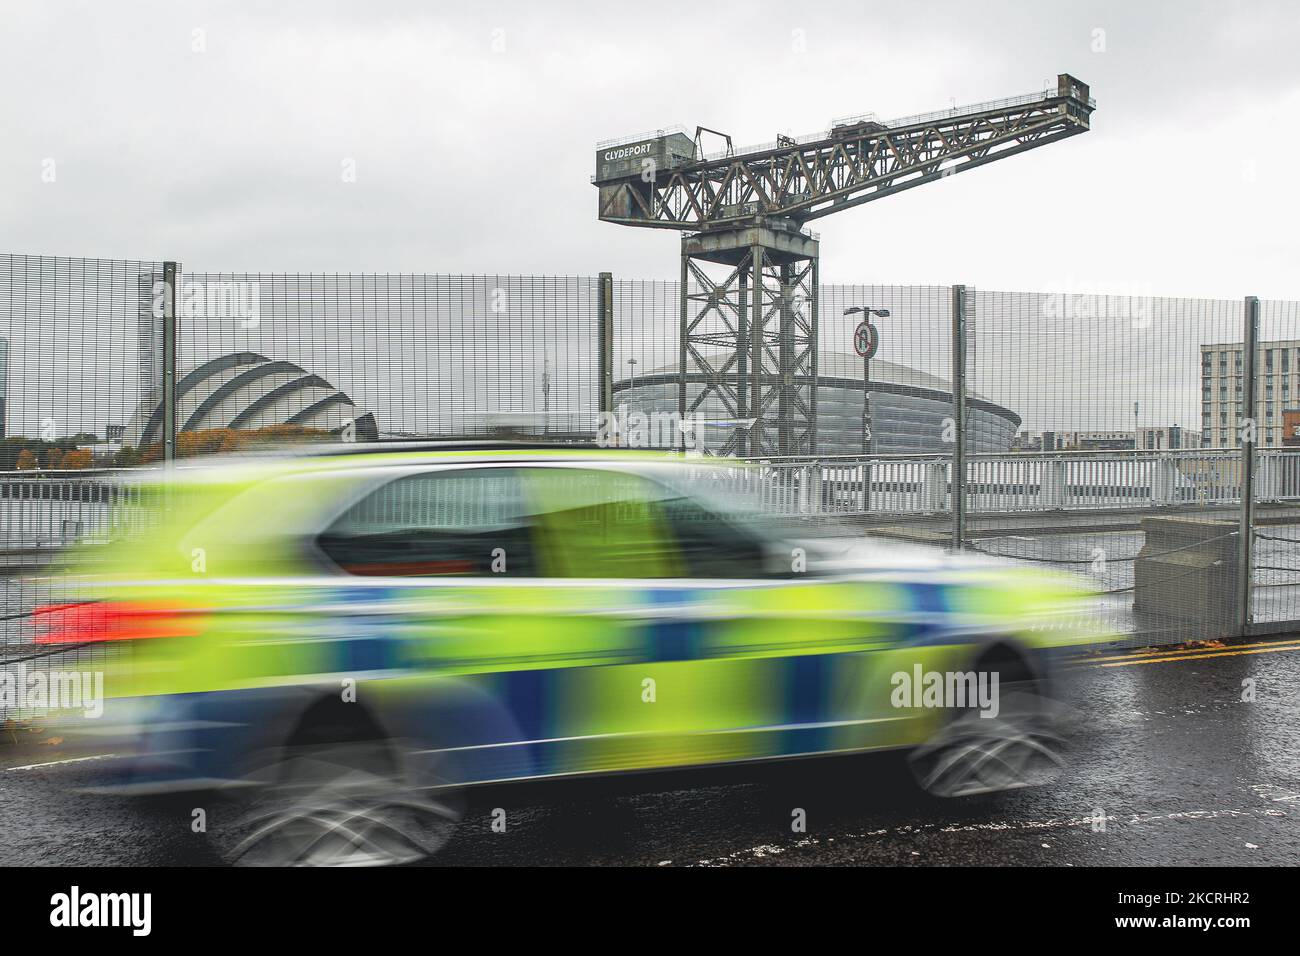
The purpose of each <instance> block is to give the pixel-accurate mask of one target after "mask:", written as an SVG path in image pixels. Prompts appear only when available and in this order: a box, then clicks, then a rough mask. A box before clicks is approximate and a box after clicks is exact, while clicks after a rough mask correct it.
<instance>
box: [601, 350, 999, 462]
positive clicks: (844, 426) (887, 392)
mask: <svg viewBox="0 0 1300 956" xmlns="http://www.w3.org/2000/svg"><path fill="white" fill-rule="evenodd" d="M708 357H709V359H710V363H711V364H713V365H714V367H715V368H720V367H721V366H722V365H723V364H724V363H725V361H726V356H725V355H723V354H722V353H712V354H708ZM680 378H681V377H680V372H679V369H678V368H677V366H664V367H661V368H655V369H650V370H649V371H647V372H645V373H642V374H638V375H636V376H634V377H633V376H629V377H628V378H625V379H623V380H621V381H618V382H615V383H614V388H613V391H614V406H615V407H618V406H620V405H626V406H627V410H628V412H629V413H630V412H642V413H645V414H647V415H649V414H653V413H675V412H676V411H677V389H678V383H679V381H680ZM724 378H725V379H726V380H727V381H729V382H730V383H731V384H732V386H733V387H734V385H735V382H736V376H735V373H734V372H733V373H731V374H730V375H727V376H724ZM703 379H704V376H703V375H702V374H700V375H697V374H689V373H688V375H687V381H686V405H687V407H688V408H689V407H690V406H691V403H692V402H694V401H695V399H696V398H697V397H698V396H699V394H700V392H701V390H702V389H703ZM796 383H797V384H799V386H800V389H799V391H800V395H801V396H802V397H803V398H804V399H805V401H806V400H807V397H808V382H807V378H806V377H805V376H799V377H797V378H796ZM862 391H863V389H862V359H861V358H860V357H859V356H857V355H850V354H846V353H844V352H826V351H823V352H819V353H818V356H817V453H818V454H821V455H860V454H862V453H863V447H862ZM695 415H696V417H700V418H704V419H706V420H707V419H711V418H712V419H720V420H722V419H726V420H730V419H731V417H732V416H731V413H730V412H728V411H727V409H726V408H725V407H724V406H723V404H722V401H721V400H720V399H719V398H718V397H717V396H716V394H715V395H711V396H709V398H708V399H706V400H705V402H704V404H703V405H701V406H700V408H699V409H698V410H697V412H696V413H695ZM951 417H952V386H951V385H950V384H949V383H948V382H947V381H946V380H945V379H942V378H939V377H938V376H935V375H930V374H929V373H927V372H922V371H919V370H917V369H914V368H908V367H907V366H905V365H897V364H895V363H893V362H886V361H882V360H881V359H872V360H871V421H872V431H873V432H874V433H875V436H874V437H875V449H874V451H875V453H876V454H878V455H890V454H899V455H903V454H936V453H937V454H948V453H950V452H951V451H952V443H951V441H947V442H945V441H944V437H943V436H944V423H945V421H946V420H948V419H950V418H951ZM966 419H967V428H968V432H967V433H968V435H969V444H968V446H967V447H968V449H969V450H970V451H971V452H976V453H978V452H1005V451H1007V450H1009V449H1010V447H1011V440H1012V438H1014V437H1015V434H1016V431H1017V430H1018V429H1019V428H1020V422H1021V419H1020V416H1019V415H1017V414H1016V413H1015V412H1013V411H1011V409H1009V408H1004V407H1002V406H1001V405H998V404H996V403H994V402H991V401H989V400H988V399H987V398H984V397H983V396H981V395H978V394H976V393H974V392H971V391H970V390H967V393H966ZM698 434H699V439H700V440H701V441H702V442H703V443H704V446H705V448H706V450H707V451H709V452H716V451H717V450H718V449H719V448H720V447H721V446H722V444H723V443H724V442H725V441H726V440H727V437H728V435H729V434H730V429H728V428H704V429H701V430H699V433H698Z"/></svg>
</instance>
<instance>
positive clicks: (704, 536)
mask: <svg viewBox="0 0 1300 956" xmlns="http://www.w3.org/2000/svg"><path fill="white" fill-rule="evenodd" d="M523 471H524V473H525V487H526V491H527V495H528V498H529V500H530V502H531V505H532V508H533V510H534V512H535V520H536V527H537V533H538V566H539V568H540V570H541V573H543V574H547V575H551V576H555V577H590V578H672V577H725V578H736V577H757V576H760V575H762V574H764V570H763V565H764V558H765V550H764V546H763V544H762V542H761V541H759V540H758V539H757V538H755V537H752V536H751V535H749V534H747V533H745V532H744V531H743V530H742V529H739V528H736V527H735V526H733V525H731V524H730V523H729V522H728V521H727V520H726V519H725V518H724V517H723V516H721V515H719V514H718V513H716V512H715V511H713V510H712V509H710V508H707V507H706V506H704V505H703V504H701V503H700V502H698V501H696V500H695V499H693V498H691V497H689V496H686V495H684V494H682V493H681V492H679V491H676V490H674V489H671V488H669V487H667V486H665V485H663V484H660V483H659V482H657V481H654V480H652V479H650V478H647V477H644V476H642V475H638V474H634V473H629V472H623V471H616V470H604V469H594V468H593V469H585V468H529V469H523Z"/></svg>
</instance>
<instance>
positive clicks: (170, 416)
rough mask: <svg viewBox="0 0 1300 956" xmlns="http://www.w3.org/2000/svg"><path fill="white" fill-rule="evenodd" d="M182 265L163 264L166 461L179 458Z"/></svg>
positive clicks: (164, 431)
mask: <svg viewBox="0 0 1300 956" xmlns="http://www.w3.org/2000/svg"><path fill="white" fill-rule="evenodd" d="M180 272H181V270H180V266H179V265H178V264H177V263H175V262H164V263H163V314H162V322H163V361H162V365H163V380H162V406H163V461H164V462H166V463H167V464H168V465H169V466H170V464H171V462H173V461H175V460H176V283H177V282H178V281H179V280H180Z"/></svg>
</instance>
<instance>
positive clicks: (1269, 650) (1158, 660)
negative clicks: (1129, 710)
mask: <svg viewBox="0 0 1300 956" xmlns="http://www.w3.org/2000/svg"><path fill="white" fill-rule="evenodd" d="M1279 651H1300V644H1295V643H1289V644H1285V645H1278V646H1275V647H1257V648H1254V649H1253V650H1222V651H1214V652H1213V653H1209V654H1186V655H1183V656H1182V657H1148V658H1144V659H1142V660H1136V661H1116V662H1115V663H1113V664H1098V665H1096V666H1098V667H1130V666H1132V665H1133V664H1164V663H1168V662H1170V661H1201V660H1206V659H1208V658H1211V657H1240V656H1241V655H1243V654H1276V653H1278V652H1279Z"/></svg>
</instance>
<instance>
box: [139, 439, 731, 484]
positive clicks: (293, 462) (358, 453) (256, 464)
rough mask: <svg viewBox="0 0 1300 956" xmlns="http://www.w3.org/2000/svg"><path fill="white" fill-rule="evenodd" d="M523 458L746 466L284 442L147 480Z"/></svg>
mask: <svg viewBox="0 0 1300 956" xmlns="http://www.w3.org/2000/svg"><path fill="white" fill-rule="evenodd" d="M516 461H517V462H524V461H565V462H592V463H594V462H601V463H615V462H625V463H627V464H647V463H662V464H668V465H672V464H679V463H681V464H684V463H689V464H691V465H694V466H700V465H704V466H715V467H716V466H728V467H737V466H743V465H744V463H743V462H740V461H737V460H736V459H731V458H723V459H715V458H699V457H694V456H692V457H690V458H683V457H682V455H681V454H680V453H679V452H672V451H658V450H653V449H634V448H604V447H600V446H596V445H560V444H554V443H551V444H542V443H528V442H482V441H465V442H400V441H399V442H354V443H347V442H337V443H311V444H306V443H304V444H298V445H283V446H276V447H273V448H267V449H259V450H256V451H250V452H240V453H235V454H222V455H212V456H205V457H195V458H186V459H180V460H178V461H176V462H175V463H173V466H172V469H171V471H170V472H169V474H168V475H167V476H164V474H163V469H158V468H155V469H149V472H148V473H147V475H141V476H140V477H141V478H142V479H143V480H145V481H157V480H160V479H164V480H179V481H187V480H193V481H196V482H203V481H204V480H212V479H214V478H218V479H220V478H235V480H257V479H262V478H271V477H275V476H283V475H291V474H298V473H310V472H321V471H336V472H337V471H350V470H352V469H356V470H358V471H361V470H367V469H371V468H376V467H385V468H387V467H392V466H401V465H419V464H475V463H485V464H492V463H502V462H516Z"/></svg>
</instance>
